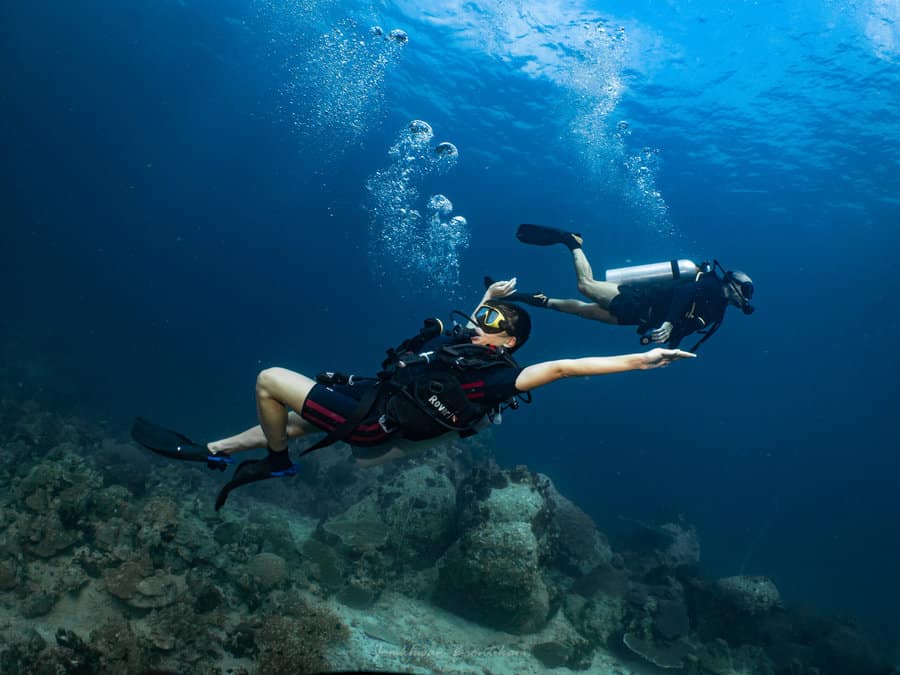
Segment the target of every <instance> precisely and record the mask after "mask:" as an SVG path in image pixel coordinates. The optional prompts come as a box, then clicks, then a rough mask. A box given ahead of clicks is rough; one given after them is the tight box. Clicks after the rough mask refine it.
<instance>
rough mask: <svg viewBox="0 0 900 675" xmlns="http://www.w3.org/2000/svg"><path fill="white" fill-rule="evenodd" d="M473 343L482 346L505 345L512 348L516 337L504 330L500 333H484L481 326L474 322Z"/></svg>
mask: <svg viewBox="0 0 900 675" xmlns="http://www.w3.org/2000/svg"><path fill="white" fill-rule="evenodd" d="M472 344H473V345H481V346H482V347H506V348H507V349H512V348H513V347H515V345H516V338H514V337H513V336H511V335H510V334H509V333H507V332H506V331H502V332H500V333H485V332H484V331H483V330H482V329H481V326H479V325H478V324H475V335H473V336H472Z"/></svg>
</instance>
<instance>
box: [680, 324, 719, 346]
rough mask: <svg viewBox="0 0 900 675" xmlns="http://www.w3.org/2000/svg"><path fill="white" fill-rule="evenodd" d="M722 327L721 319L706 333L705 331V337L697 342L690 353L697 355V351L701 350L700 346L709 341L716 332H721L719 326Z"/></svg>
mask: <svg viewBox="0 0 900 675" xmlns="http://www.w3.org/2000/svg"><path fill="white" fill-rule="evenodd" d="M721 325H722V320H721V319H720V320H719V321H716V322H715V323H714V324H713V325H712V326H710V327H709V328H708V329H707V330H706V331H704V333H703V337H702V338H700V339H699V340H697V343H696V344H695V345H694V346H693V347H691V348H690V349H689V350H688V351H689V352H693V353H696V352H697V350H698V349H700V345H702V344H703V343H704V342H706V341H707V340H709V338H711V337H712V336H713V335H714V334H715V332H716V331H717V330H719V326H721Z"/></svg>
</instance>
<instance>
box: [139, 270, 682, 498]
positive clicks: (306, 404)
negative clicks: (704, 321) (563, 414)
mask: <svg viewBox="0 0 900 675" xmlns="http://www.w3.org/2000/svg"><path fill="white" fill-rule="evenodd" d="M514 290H515V279H512V280H510V281H498V282H496V283H493V284H491V285H490V287H489V288H488V289H487V291H486V292H485V294H484V297H483V298H482V301H481V303H480V304H479V305H478V308H477V309H476V310H475V312H474V314H472V315H471V316H466V315H465V314H463V313H462V312H458V314H460V315H462V316H463V317H464V319H465V323H463V324H461V325H456V326H454V328H452V329H449V330H444V327H443V325H442V324H441V322H440V321H439V320H437V319H428V320H426V321H425V325H424V326H423V328H422V329H421V330H420V331H419V334H418V335H415V336H413V337H411V338H409V339H407V340H405V341H404V342H402V343H401V344H400V345H399V346H398V347H396V348H393V349H389V350H388V352H387V358H386V359H385V360H384V362H383V363H382V370H381V372H380V373H378V375H377V376H376V377H358V376H355V375H344V374H341V373H321V374H320V375H319V376H317V377H316V378H315V379H313V378H310V377H307V376H306V375H301V374H300V373H297V372H293V371H291V370H287V369H285V368H266V369H265V370H263V371H262V372H260V373H259V375H258V376H257V379H256V408H257V415H258V418H259V424H258V425H257V426H254V427H252V428H250V429H247V430H246V431H243V432H241V433H239V434H236V435H234V436H229V437H227V438H223V439H221V440H216V441H212V442H210V443H197V442H194V441H192V440H191V439H190V438H188V437H187V436H184V435H182V434H180V433H178V432H175V431H171V430H169V429H166V428H164V427H161V426H159V425H156V424H154V423H152V422H149V421H147V420H146V419H143V418H138V419H136V420H135V422H134V426H133V428H132V437H133V438H134V440H135V441H137V442H138V443H139V444H141V445H143V446H144V447H146V448H148V449H150V450H152V451H153V452H155V453H158V454H161V455H164V456H166V457H169V458H172V459H178V460H186V461H194V462H206V463H207V465H208V466H209V467H210V468H211V469H221V470H223V471H224V470H225V469H227V468H228V465H230V464H232V463H233V462H234V459H233V457H232V455H234V454H236V453H239V452H243V451H245V450H252V449H256V448H267V450H268V454H267V456H266V457H265V458H263V459H251V460H245V461H243V462H241V463H240V464H239V465H238V466H237V469H236V471H235V472H234V476H233V477H232V479H231V481H229V482H228V483H227V484H226V485H225V486H224V487H223V488H222V490H221V492H220V493H219V496H218V498H217V499H216V504H215V508H216V510H217V511H218V510H219V509H220V508H221V507H222V506H223V505H224V504H225V500H226V499H227V497H228V494H229V493H230V492H231V491H232V490H234V489H235V488H237V487H240V486H242V485H246V484H248V483H253V482H256V481H260V480H265V479H268V478H274V477H280V476H292V475H294V474H295V473H297V470H298V466H297V465H296V464H294V463H292V461H291V458H290V456H289V454H288V439H289V438H297V437H301V436H307V435H309V434H314V433H322V432H324V433H325V436H324V438H322V439H321V440H319V441H318V442H316V443H315V444H313V445H312V446H311V447H309V448H307V449H306V450H304V452H303V453H302V454H306V453H308V452H312V451H313V450H318V449H320V448H323V447H325V446H327V445H331V444H332V443H335V442H336V441H345V442H347V443H348V444H349V445H350V446H351V450H352V452H353V455H354V457H355V458H356V460H357V462H358V463H359V464H360V465H362V466H372V465H375V464H380V463H382V462H385V461H389V460H392V459H398V458H400V457H404V456H406V455H407V454H409V453H410V452H412V451H415V450H419V449H424V448H426V447H429V446H431V445H435V444H436V439H439V438H440V437H441V436H444V435H445V434H448V433H458V434H459V435H460V436H463V437H465V436H469V435H472V434H474V433H477V432H478V431H479V430H480V429H483V428H485V427H486V426H489V425H490V424H491V423H492V422H493V423H499V421H500V414H501V412H502V411H504V410H506V409H516V408H518V407H519V401H520V400H523V401H525V402H530V394H529V392H531V391H532V390H533V389H537V388H538V387H541V386H543V385H545V384H549V383H551V382H555V381H557V380H559V379H562V378H566V377H574V376H587V375H609V374H612V373H623V372H627V371H631V370H648V369H651V368H659V367H663V366H667V365H669V364H670V363H672V362H673V361H677V360H680V359H685V358H691V357H693V356H694V355H693V354H690V353H688V352H685V351H682V350H679V349H661V348H656V349H652V350H650V351H648V352H645V353H637V354H624V355H621V356H596V357H584V358H576V359H560V360H554V361H545V362H543V363H536V364H533V365H530V366H526V367H521V366H519V365H518V364H517V363H516V361H515V360H514V359H513V354H514V353H515V352H516V351H517V350H518V349H520V348H521V347H522V346H523V345H524V344H525V342H526V341H527V340H528V337H529V335H530V333H531V319H530V317H529V315H528V313H527V312H526V311H525V310H524V309H523V308H521V307H519V306H517V305H514V304H512V303H509V302H503V301H502V300H501V299H502V298H504V297H506V296H509V295H510V294H512V293H513V292H514Z"/></svg>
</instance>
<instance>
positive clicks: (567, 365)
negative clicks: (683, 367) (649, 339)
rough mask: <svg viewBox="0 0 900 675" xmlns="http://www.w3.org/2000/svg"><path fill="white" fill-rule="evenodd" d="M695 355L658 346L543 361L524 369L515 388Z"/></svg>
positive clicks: (654, 365)
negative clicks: (579, 357)
mask: <svg viewBox="0 0 900 675" xmlns="http://www.w3.org/2000/svg"><path fill="white" fill-rule="evenodd" d="M695 356H696V354H692V353H691V352H686V351H683V350H681V349H660V348H657V349H651V350H650V351H649V352H643V353H640V354H623V355H621V356H587V357H585V358H581V359H560V360H558V361H544V362H543V363H535V364H534V365H533V366H528V367H527V368H524V369H523V370H522V372H521V373H519V376H518V377H517V378H516V389H518V390H519V391H531V390H532V389H537V388H538V387H542V386H543V385H545V384H549V383H550V382H556V381H557V380H561V379H563V378H566V377H583V376H587V375H612V374H613V373H626V372H628V371H630V370H649V369H651V368H662V367H665V366H667V365H669V364H670V363H672V362H673V361H678V360H681V359H692V358H694V357H695Z"/></svg>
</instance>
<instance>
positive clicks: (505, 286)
mask: <svg viewBox="0 0 900 675" xmlns="http://www.w3.org/2000/svg"><path fill="white" fill-rule="evenodd" d="M515 290H516V278H515V277H513V278H512V279H510V280H509V281H495V282H494V283H492V284H491V285H490V286H488V287H487V290H485V292H484V295H483V296H482V298H481V302H479V303H478V304H477V305H475V309H476V310H477V309H478V308H479V307H481V306H482V305H483V304H484V303H486V302H487V301H488V300H497V299H498V298H505V297H506V296H507V295H511V294H512V293H513V292H514V291H515ZM471 326H472V322H471V321H469V327H471Z"/></svg>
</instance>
